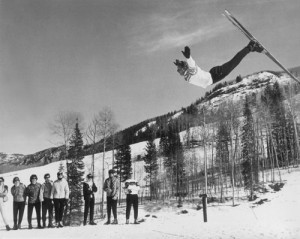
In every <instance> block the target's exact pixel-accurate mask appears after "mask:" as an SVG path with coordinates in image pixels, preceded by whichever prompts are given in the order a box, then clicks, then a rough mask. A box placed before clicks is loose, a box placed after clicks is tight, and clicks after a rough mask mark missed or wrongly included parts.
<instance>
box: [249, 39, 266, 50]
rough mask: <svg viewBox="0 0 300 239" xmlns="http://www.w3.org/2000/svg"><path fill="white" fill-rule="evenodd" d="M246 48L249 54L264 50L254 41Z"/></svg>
mask: <svg viewBox="0 0 300 239" xmlns="http://www.w3.org/2000/svg"><path fill="white" fill-rule="evenodd" d="M247 48H248V49H249V51H251V52H259V53H260V52H262V51H263V50H264V48H263V47H262V46H261V45H260V44H259V43H258V42H256V41H253V40H251V41H250V42H249V44H248V45H247Z"/></svg>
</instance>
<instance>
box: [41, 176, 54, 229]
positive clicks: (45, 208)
mask: <svg viewBox="0 0 300 239" xmlns="http://www.w3.org/2000/svg"><path fill="white" fill-rule="evenodd" d="M44 179H45V182H44V183H43V185H42V195H43V202H42V220H43V227H46V215H47V212H48V218H49V223H48V228H53V227H54V225H53V224H52V220H53V200H52V199H51V190H52V187H53V182H52V181H51V180H50V174H49V173H46V174H45V175H44Z"/></svg>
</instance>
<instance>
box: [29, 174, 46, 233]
mask: <svg viewBox="0 0 300 239" xmlns="http://www.w3.org/2000/svg"><path fill="white" fill-rule="evenodd" d="M37 179H38V178H37V176H36V175H35V174H32V175H31V176H30V184H29V185H28V186H27V188H26V190H25V195H26V197H27V201H28V207H27V220H28V229H32V212H33V208H35V212H36V218H37V223H38V228H39V229H41V228H43V227H42V225H41V202H42V201H43V195H42V193H41V188H42V185H41V184H40V183H38V182H37Z"/></svg>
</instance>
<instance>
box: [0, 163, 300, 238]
mask: <svg viewBox="0 0 300 239" xmlns="http://www.w3.org/2000/svg"><path fill="white" fill-rule="evenodd" d="M281 173H282V180H283V181H284V182H285V186H284V187H283V188H282V189H281V190H280V191H278V192H274V191H269V192H268V193H265V194H260V195H259V198H258V199H256V201H254V202H257V201H259V200H261V199H268V201H267V202H265V203H263V204H262V205H258V206H257V205H255V204H254V202H247V201H243V200H238V201H236V204H238V206H235V207H232V206H231V205H232V202H230V201H229V202H227V203H225V204H208V222H206V223H205V222H203V211H202V210H200V211H197V210H195V205H192V204H184V206H183V207H182V208H176V207H167V206H162V205H158V206H159V207H161V209H160V210H158V209H156V210H153V211H152V212H151V211H150V212H149V211H146V210H145V209H144V207H145V206H141V207H140V209H139V219H142V218H143V219H145V220H146V221H145V222H143V223H141V224H140V225H134V224H129V225H126V224H125V215H124V208H122V209H119V211H118V212H119V213H118V219H119V225H108V226H105V225H103V223H104V222H105V221H104V220H98V221H96V222H97V223H98V225H97V226H90V225H88V226H79V227H64V228H62V229H57V228H53V229H33V230H28V229H27V222H26V221H27V220H26V219H27V214H26V210H27V207H26V209H25V215H24V218H23V224H22V227H23V228H24V229H22V230H17V231H9V232H8V231H6V230H5V228H4V225H3V222H2V221H1V224H0V239H6V238H7V239H9V238H31V239H32V238H67V239H68V238H70V239H71V238H85V237H87V236H88V238H89V239H93V238H97V239H98V238H112V239H120V238H124V239H125V238H126V239H128V238H145V239H148V238H149V239H150V238H151V239H153V238H163V239H169V238H178V239H180V238H186V239H198V238H211V239H215V238H221V239H227V238H228V239H229V238H230V239H233V238H236V239H248V238H249V239H250V238H251V239H252V238H256V239H265V238H270V239H277V238H278V239H279V238H283V239H293V238H295V239H296V238H300V216H299V215H300V201H299V198H298V196H299V195H300V169H299V168H296V169H292V172H291V173H288V172H287V170H281ZM3 176H4V175H3ZM12 176H13V175H12ZM6 178H7V177H6ZM9 180H11V178H9ZM8 184H9V183H8ZM9 204H12V201H11V198H10V200H9V202H8V204H6V205H7V216H8V219H9V222H10V225H11V226H12V211H11V208H10V207H9ZM184 209H185V210H187V211H188V213H187V214H180V211H181V210H184ZM132 213H133V212H132ZM132 213H131V223H132V222H133V219H132V216H133V215H132ZM147 214H150V217H145V215H147ZM34 215H35V213H34V214H33V216H34ZM153 215H156V216H157V218H153V217H152V216H153ZM35 223H36V220H35V219H34V220H33V226H36V224H35Z"/></svg>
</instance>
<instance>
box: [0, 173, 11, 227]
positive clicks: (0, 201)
mask: <svg viewBox="0 0 300 239" xmlns="http://www.w3.org/2000/svg"><path fill="white" fill-rule="evenodd" d="M7 193H8V187H7V186H6V185H4V178H3V177H0V213H1V216H2V219H3V222H4V224H5V227H6V230H7V231H9V230H10V227H9V225H8V223H7V219H6V213H5V205H4V203H5V202H6V201H7Z"/></svg>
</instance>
